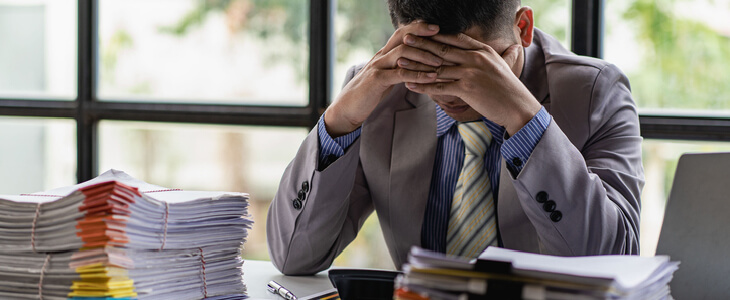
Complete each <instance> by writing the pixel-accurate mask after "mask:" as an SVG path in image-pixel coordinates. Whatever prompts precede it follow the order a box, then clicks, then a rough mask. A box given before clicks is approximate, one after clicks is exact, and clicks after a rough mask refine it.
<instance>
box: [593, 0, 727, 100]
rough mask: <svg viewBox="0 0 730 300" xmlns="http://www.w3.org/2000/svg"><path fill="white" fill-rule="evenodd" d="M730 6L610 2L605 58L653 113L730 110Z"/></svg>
mask: <svg viewBox="0 0 730 300" xmlns="http://www.w3.org/2000/svg"><path fill="white" fill-rule="evenodd" d="M729 15H730V2H728V1H713V0H651V1H649V0H613V1H607V2H606V32H605V34H606V35H605V39H604V47H605V49H604V53H605V57H606V59H607V60H608V61H610V62H613V63H615V64H616V65H618V66H619V67H620V68H621V69H622V70H623V71H624V72H625V73H626V74H627V75H628V76H629V79H630V81H631V87H632V90H633V94H634V99H635V100H636V102H637V103H638V105H639V107H640V108H643V109H644V111H647V110H657V109H664V110H672V109H675V110H681V111H680V112H681V113H683V114H688V113H692V112H691V111H688V109H689V110H706V111H709V110H715V111H717V110H720V111H723V112H725V113H727V112H728V109H730V85H728V84H727V83H728V82H730V72H728V71H727V70H728V69H730V39H728V36H729V35H730V18H728V17H727V16H729Z"/></svg>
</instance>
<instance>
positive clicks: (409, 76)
mask: <svg viewBox="0 0 730 300" xmlns="http://www.w3.org/2000/svg"><path fill="white" fill-rule="evenodd" d="M380 72H381V74H380V75H381V76H382V77H383V78H384V79H386V84H387V85H394V84H399V83H402V82H417V83H431V82H434V81H436V76H437V74H436V73H435V72H422V71H411V70H408V69H402V68H397V69H390V70H381V71H380Z"/></svg>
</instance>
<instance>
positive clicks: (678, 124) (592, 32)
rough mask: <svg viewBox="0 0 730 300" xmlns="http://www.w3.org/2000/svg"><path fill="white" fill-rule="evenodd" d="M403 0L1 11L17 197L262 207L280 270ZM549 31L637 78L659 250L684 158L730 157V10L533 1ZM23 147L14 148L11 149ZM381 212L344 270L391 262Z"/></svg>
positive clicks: (260, 242)
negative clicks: (171, 198) (315, 169)
mask: <svg viewBox="0 0 730 300" xmlns="http://www.w3.org/2000/svg"><path fill="white" fill-rule="evenodd" d="M385 3H386V2H385V1H384V0H380V1H357V0H309V1H303V0H281V1H270V0H124V1H123V0H22V1H20V0H0V41H2V45H3V46H2V47H0V138H2V140H3V141H4V142H3V143H2V146H0V163H1V165H2V168H0V179H2V181H0V182H2V184H0V194H12V193H22V192H34V191H39V190H44V189H49V188H52V187H58V186H64V185H69V184H72V183H74V182H76V181H83V180H87V179H90V178H92V177H94V175H95V174H98V173H100V172H103V171H105V170H106V169H109V168H117V169H122V170H125V171H127V172H128V173H130V174H131V175H133V176H135V177H138V178H141V179H143V180H147V181H149V182H152V183H155V184H159V185H166V186H170V187H179V188H185V189H209V190H233V191H244V192H248V193H250V194H251V196H252V214H253V218H254V219H255V221H256V224H255V225H254V231H253V232H252V234H251V237H250V240H249V242H248V243H247V244H246V245H245V246H246V250H245V251H244V256H245V257H246V258H253V259H267V258H268V253H267V246H266V240H265V236H264V232H265V223H266V220H265V218H266V211H267V209H268V203H269V202H270V200H271V199H272V198H273V195H274V193H275V191H276V187H277V185H278V182H279V179H280V177H281V173H282V172H283V169H284V167H285V166H286V164H287V163H288V162H289V160H291V159H292V157H293V156H294V153H295V152H296V151H297V149H298V146H299V144H300V142H301V141H302V140H303V138H304V137H305V136H306V134H307V132H308V131H309V130H310V129H311V128H312V127H313V126H314V124H315V122H316V121H317V120H318V118H319V116H320V114H321V113H322V112H323V111H324V109H325V108H326V105H327V103H328V102H329V101H332V99H333V98H334V96H335V95H337V93H338V92H339V90H340V87H341V83H342V81H343V79H344V74H345V71H346V70H347V69H348V68H349V67H350V66H352V65H355V64H358V63H362V62H366V61H367V60H369V59H370V58H371V57H372V55H373V53H375V52H376V51H377V50H378V49H380V48H381V47H382V45H383V44H384V43H385V41H387V39H388V38H389V37H390V35H391V34H392V32H393V28H392V25H391V23H390V19H389V16H388V13H387V7H386V4H385ZM523 4H524V5H529V6H531V7H533V8H534V10H535V23H536V26H537V27H538V28H540V29H542V30H543V31H545V32H547V33H549V34H551V35H554V36H555V37H557V38H558V39H559V40H561V41H563V42H564V44H565V45H566V46H568V47H570V48H572V49H573V50H574V51H575V52H577V53H579V54H582V55H592V56H599V57H600V56H603V57H605V58H606V59H607V60H609V61H611V62H614V63H616V64H617V65H618V66H619V67H621V68H622V69H623V70H624V71H625V72H626V73H627V74H628V76H629V77H630V79H631V83H632V88H633V91H634V95H635V99H636V100H637V103H638V104H639V107H640V113H641V116H640V118H641V129H642V135H643V136H644V137H645V138H646V142H645V144H644V164H645V169H646V176H647V185H646V188H645V189H644V194H643V202H644V203H643V210H642V214H643V216H642V253H643V254H646V255H651V254H653V249H654V247H655V244H656V238H657V237H658V228H659V226H660V224H661V216H662V212H663V207H664V201H665V200H666V196H667V194H666V193H667V191H668V189H669V187H670V185H671V181H672V180H671V178H672V176H673V172H674V169H673V168H674V167H673V166H674V164H676V160H677V158H678V157H679V155H680V154H681V153H683V152H686V151H728V150H730V148H729V147H728V146H727V145H726V144H725V143H722V142H727V141H730V133H729V132H730V111H728V110H729V107H730V99H729V98H728V97H730V96H729V95H730V91H728V90H727V89H728V88H727V87H726V84H725V83H726V82H729V81H730V78H728V76H729V75H728V73H727V72H725V70H727V69H728V68H729V67H730V61H729V60H728V57H730V55H729V54H730V53H729V52H730V44H729V43H730V39H728V36H730V23H728V21H727V20H726V19H727V18H723V16H726V15H728V13H730V4H728V3H725V2H723V1H712V0H701V1H690V0H616V1H603V0H588V1H569V0H524V1H523ZM5 141H11V142H5ZM390 261H391V260H390V259H389V256H388V253H387V249H386V248H385V245H384V242H383V238H382V235H381V232H380V229H379V226H378V223H377V218H376V217H375V216H374V215H373V216H372V217H371V218H370V219H369V220H368V221H367V222H366V223H365V225H364V229H363V231H362V232H361V233H360V235H359V237H358V239H356V240H355V241H354V242H353V243H352V244H351V245H350V247H348V249H347V250H346V251H345V253H344V254H343V255H341V256H340V257H339V258H338V259H337V261H336V264H339V265H348V266H361V267H362V266H370V267H382V268H392V267H393V266H392V263H391V262H390Z"/></svg>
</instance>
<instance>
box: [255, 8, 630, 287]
mask: <svg viewBox="0 0 730 300" xmlns="http://www.w3.org/2000/svg"><path fill="white" fill-rule="evenodd" d="M388 3H389V8H390V11H391V17H392V20H393V23H394V25H395V26H396V28H397V30H396V31H395V33H394V34H393V36H392V37H391V38H390V40H389V41H388V43H387V44H386V45H385V47H384V48H383V49H381V50H380V51H379V52H378V53H376V54H375V56H374V57H373V59H372V60H371V61H370V62H368V63H367V64H365V65H364V66H360V67H356V68H353V69H351V70H350V72H349V74H348V76H347V79H346V85H345V87H344V88H343V91H342V92H341V94H340V95H339V96H338V98H337V101H336V102H335V103H333V104H332V105H331V106H330V107H329V108H328V110H327V111H326V113H325V114H324V115H323V117H322V118H321V119H320V121H319V124H318V125H317V126H316V127H315V128H314V129H313V130H312V132H311V133H310V134H309V136H308V137H307V139H306V140H305V141H304V142H303V144H302V146H301V148H300V149H299V152H298V153H297V155H296V157H295V158H294V160H293V161H292V163H291V164H290V165H289V167H288V168H287V169H286V172H285V173H284V175H283V178H282V180H281V184H280V186H279V190H278V192H277V195H276V197H275V199H274V201H273V202H272V204H271V207H270V210H269V216H268V222H267V235H268V242H269V249H270V250H269V251H270V254H271V259H272V260H273V262H274V264H275V265H276V267H277V268H279V270H281V271H282V273H284V274H312V273H315V272H318V271H320V270H323V269H326V268H328V267H329V266H330V265H331V263H332V261H333V260H334V258H335V257H336V256H337V255H338V254H339V253H341V252H342V250H343V249H344V248H345V247H346V246H347V245H348V243H350V242H351V241H352V240H353V239H354V238H355V236H356V235H357V232H358V230H359V229H360V227H361V226H362V224H363V222H364V221H365V219H366V218H367V217H368V216H369V214H370V213H372V211H373V210H375V211H376V212H377V215H378V218H379V220H380V225H381V227H382V230H383V234H384V237H385V241H386V244H387V245H388V249H389V251H390V255H391V258H392V259H393V262H394V264H395V266H396V267H398V268H400V267H401V265H402V264H403V263H404V262H405V261H406V259H407V254H408V251H409V249H410V247H411V246H414V245H416V246H422V247H425V248H429V249H433V250H436V251H439V252H445V253H449V254H454V255H461V256H468V257H475V256H477V255H478V254H479V253H480V252H481V251H482V250H484V248H486V247H487V246H501V247H505V248H511V249H517V250H522V251H529V252H535V253H544V254H552V255H564V256H578V255H600V254H637V253H638V251H639V245H638V241H639V210H640V204H639V202H640V201H639V195H640V193H641V189H642V186H643V169H642V166H641V141H642V139H641V137H640V136H639V125H638V115H637V112H636V107H635V104H634V102H633V100H632V98H631V93H630V90H629V83H628V80H627V79H626V77H625V76H624V75H623V74H622V73H621V71H619V70H618V69H617V68H616V67H615V66H613V65H610V64H608V63H606V62H603V61H601V60H598V59H593V58H587V57H579V56H576V55H574V54H572V53H570V52H569V51H567V50H565V49H564V48H563V47H562V46H561V45H560V44H559V43H558V42H557V41H556V40H555V39H554V38H552V37H550V36H548V35H547V34H545V33H542V32H541V31H539V30H536V29H534V27H533V16H532V10H531V9H530V8H528V7H520V1H519V0H462V1H452V0H420V1H413V0H410V1H406V0H389V1H388Z"/></svg>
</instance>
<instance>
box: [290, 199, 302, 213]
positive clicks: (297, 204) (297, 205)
mask: <svg viewBox="0 0 730 300" xmlns="http://www.w3.org/2000/svg"><path fill="white" fill-rule="evenodd" d="M291 206H292V207H294V209H296V210H300V209H302V201H299V199H294V200H292V201H291Z"/></svg>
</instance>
